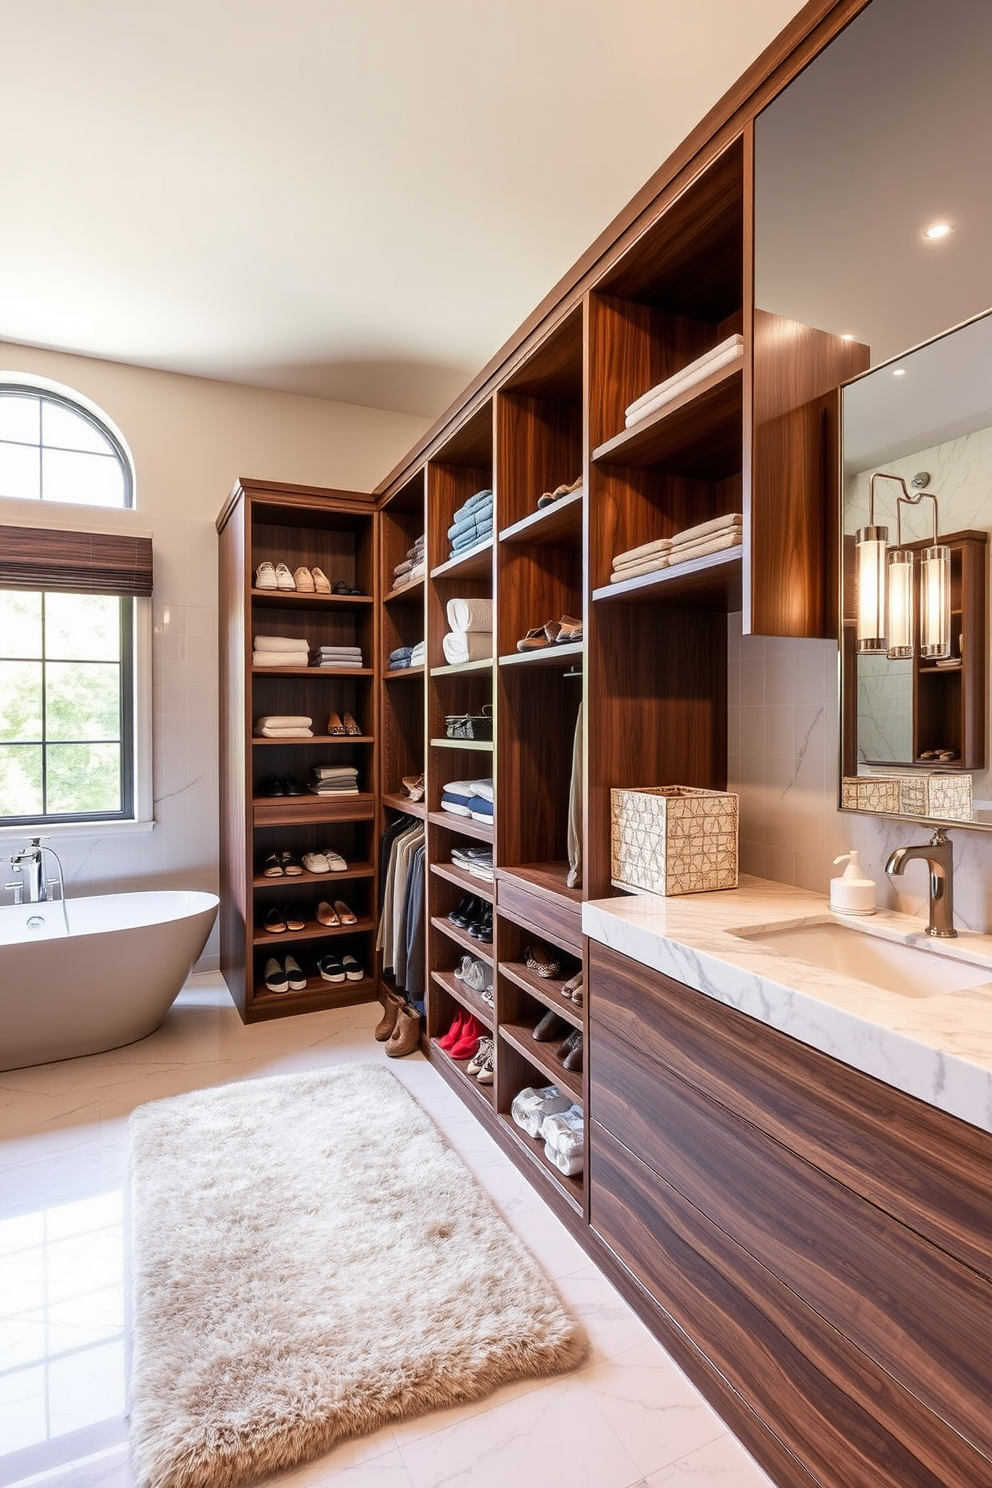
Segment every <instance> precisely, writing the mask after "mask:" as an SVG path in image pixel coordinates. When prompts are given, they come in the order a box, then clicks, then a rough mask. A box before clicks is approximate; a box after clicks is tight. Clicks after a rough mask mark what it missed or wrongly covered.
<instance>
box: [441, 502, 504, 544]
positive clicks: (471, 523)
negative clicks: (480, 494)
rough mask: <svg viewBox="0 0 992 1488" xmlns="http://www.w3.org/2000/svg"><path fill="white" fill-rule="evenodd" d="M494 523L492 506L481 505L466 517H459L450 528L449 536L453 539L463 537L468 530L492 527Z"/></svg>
mask: <svg viewBox="0 0 992 1488" xmlns="http://www.w3.org/2000/svg"><path fill="white" fill-rule="evenodd" d="M492 525H493V511H492V507H491V506H480V507H478V508H477V509H476V510H475V511H474V512H469V513H468V515H467V516H465V517H457V518H456V519H455V521H454V522H452V524H451V526H450V527H449V528H448V536H449V537H450V538H451V539H452V541H455V540H457V539H458V538H460V537H463V536H464V534H465V533H466V532H471V531H473V529H475V528H478V527H491V526H492Z"/></svg>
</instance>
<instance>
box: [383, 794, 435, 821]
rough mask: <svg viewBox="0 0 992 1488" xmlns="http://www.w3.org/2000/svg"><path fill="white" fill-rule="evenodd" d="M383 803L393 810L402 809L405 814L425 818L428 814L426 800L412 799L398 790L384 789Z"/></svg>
mask: <svg viewBox="0 0 992 1488" xmlns="http://www.w3.org/2000/svg"><path fill="white" fill-rule="evenodd" d="M382 804H383V805H384V806H388V807H389V809H390V810H391V811H402V812H403V814H404V816H418V817H420V818H421V820H423V818H424V817H426V815H427V805H426V802H424V801H411V800H410V797H409V796H404V795H401V794H400V792H398V791H384V792H383V796H382Z"/></svg>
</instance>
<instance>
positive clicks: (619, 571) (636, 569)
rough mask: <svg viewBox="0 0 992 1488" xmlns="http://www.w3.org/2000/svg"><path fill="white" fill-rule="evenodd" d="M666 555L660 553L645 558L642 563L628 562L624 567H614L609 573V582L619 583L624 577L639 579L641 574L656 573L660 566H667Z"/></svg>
mask: <svg viewBox="0 0 992 1488" xmlns="http://www.w3.org/2000/svg"><path fill="white" fill-rule="evenodd" d="M668 562H669V560H668V555H667V554H662V555H661V557H658V558H645V559H644V561H643V563H628V564H627V565H626V566H625V567H624V568H615V569H614V570H613V572H612V573H611V574H610V583H611V584H621V583H623V581H624V579H639V578H640V577H641V575H642V574H651V573H658V571H659V570H660V569H662V568H667V567H668Z"/></svg>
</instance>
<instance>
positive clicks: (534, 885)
mask: <svg viewBox="0 0 992 1488" xmlns="http://www.w3.org/2000/svg"><path fill="white" fill-rule="evenodd" d="M568 873H569V866H568V864H567V863H565V862H555V863H519V864H515V865H514V866H513V867H510V868H497V870H496V877H497V878H498V879H500V880H501V881H503V882H505V883H507V884H510V885H512V886H514V887H517V888H521V889H525V890H526V891H527V893H529V894H536V895H538V897H539V898H542V899H550V900H551V901H552V902H553V903H559V904H562V905H564V906H565V907H567V908H568V909H571V910H575V909H578V908H579V907H580V906H581V904H582V890H581V888H574V889H572V888H569V886H568Z"/></svg>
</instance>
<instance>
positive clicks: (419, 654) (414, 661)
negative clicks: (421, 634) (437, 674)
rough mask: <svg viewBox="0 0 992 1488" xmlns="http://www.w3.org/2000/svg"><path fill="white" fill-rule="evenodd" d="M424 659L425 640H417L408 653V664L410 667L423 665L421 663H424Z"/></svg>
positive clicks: (425, 657)
mask: <svg viewBox="0 0 992 1488" xmlns="http://www.w3.org/2000/svg"><path fill="white" fill-rule="evenodd" d="M426 660H427V642H426V641H418V642H417V644H416V645H415V646H414V648H413V650H412V651H411V653H410V665H411V666H412V667H415V666H423V664H424V662H425V661H426Z"/></svg>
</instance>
